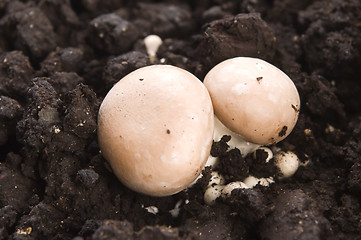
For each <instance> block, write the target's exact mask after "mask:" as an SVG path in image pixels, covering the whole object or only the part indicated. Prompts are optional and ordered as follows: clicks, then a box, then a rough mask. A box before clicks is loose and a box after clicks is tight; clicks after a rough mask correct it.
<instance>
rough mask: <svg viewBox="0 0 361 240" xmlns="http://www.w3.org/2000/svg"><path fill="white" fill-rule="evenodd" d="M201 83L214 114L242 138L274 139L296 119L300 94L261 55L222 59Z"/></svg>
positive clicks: (284, 133)
mask: <svg viewBox="0 0 361 240" xmlns="http://www.w3.org/2000/svg"><path fill="white" fill-rule="evenodd" d="M204 84H205V85H206V87H207V89H208V91H209V93H210V95H211V98H212V102H213V107H214V111H215V115H216V116H217V117H218V119H219V120H220V121H221V122H222V123H223V124H224V125H225V126H226V127H227V128H229V129H230V130H231V131H232V132H234V133H236V134H238V135H239V136H240V137H241V138H242V139H244V140H245V141H248V142H251V143H254V144H259V145H269V144H273V143H277V142H279V141H281V140H283V139H284V138H285V137H287V136H288V135H289V134H290V132H291V131H292V129H293V127H294V126H295V124H296V122H297V118H298V113H299V110H300V98H299V95H298V92H297V89H296V87H295V85H294V83H293V82H292V80H291V79H290V78H289V77H288V76H287V75H286V74H285V73H283V72H282V71H281V70H280V69H278V68H277V67H275V66H273V65H271V64H269V63H267V62H265V61H263V60H261V59H257V58H250V57H236V58H232V59H228V60H225V61H223V62H221V63H219V64H218V65H216V66H215V67H213V68H212V69H211V70H210V71H209V72H208V74H207V75H206V77H205V79H204ZM243 154H244V153H243Z"/></svg>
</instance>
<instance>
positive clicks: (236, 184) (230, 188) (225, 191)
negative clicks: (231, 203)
mask: <svg viewBox="0 0 361 240" xmlns="http://www.w3.org/2000/svg"><path fill="white" fill-rule="evenodd" d="M240 188H244V189H247V188H249V187H248V186H247V185H246V184H245V183H244V182H241V181H236V182H231V183H228V184H227V185H226V186H224V187H223V189H222V197H223V198H228V197H229V196H231V194H232V191H233V190H234V189H240Z"/></svg>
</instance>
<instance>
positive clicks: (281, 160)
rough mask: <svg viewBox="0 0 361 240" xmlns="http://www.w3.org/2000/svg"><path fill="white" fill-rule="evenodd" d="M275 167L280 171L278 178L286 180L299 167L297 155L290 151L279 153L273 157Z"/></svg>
mask: <svg viewBox="0 0 361 240" xmlns="http://www.w3.org/2000/svg"><path fill="white" fill-rule="evenodd" d="M274 159H275V165H276V166H277V167H278V168H279V170H280V174H281V176H280V178H281V179H282V178H288V177H291V176H293V174H295V173H296V171H297V169H298V167H299V166H300V160H299V159H298V157H297V155H296V154H295V153H293V152H291V151H287V152H284V151H279V152H277V153H276V154H275V156H274Z"/></svg>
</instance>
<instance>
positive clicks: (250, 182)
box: [243, 176, 275, 188]
mask: <svg viewBox="0 0 361 240" xmlns="http://www.w3.org/2000/svg"><path fill="white" fill-rule="evenodd" d="M243 182H244V184H246V185H247V187H249V188H253V187H255V186H256V185H257V184H259V185H261V186H264V187H268V186H269V185H270V184H271V183H274V182H275V181H274V180H273V178H272V177H269V178H256V177H254V176H248V177H247V178H246V179H244V180H243Z"/></svg>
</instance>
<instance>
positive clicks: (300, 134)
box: [0, 0, 361, 240]
mask: <svg viewBox="0 0 361 240" xmlns="http://www.w3.org/2000/svg"><path fill="white" fill-rule="evenodd" d="M149 34H158V35H159V36H161V37H162V38H163V40H164V43H163V45H162V46H161V48H160V49H159V52H158V58H159V59H162V62H163V63H166V64H172V65H175V66H179V67H182V68H184V69H186V70H188V71H190V72H192V73H193V74H195V75H196V76H197V77H199V78H200V79H203V77H204V75H205V74H206V73H207V71H208V70H209V69H211V68H212V67H213V66H214V65H215V64H217V63H218V62H220V61H222V60H224V59H227V58H230V57H234V56H253V57H258V58H262V59H265V60H267V61H268V62H270V63H272V64H274V65H276V66H278V67H279V68H280V69H282V70H283V71H284V72H286V73H287V74H288V75H289V76H290V77H291V78H292V79H293V81H294V83H295V84H296V86H297V88H298V90H299V93H300V97H301V103H302V107H301V112H300V116H299V121H298V123H297V125H296V127H295V129H294V131H293V132H292V133H291V135H290V136H289V137H287V138H286V140H284V141H283V142H281V143H279V144H277V146H278V147H280V148H281V149H283V150H292V151H294V152H295V153H297V155H298V156H299V158H300V159H301V160H302V161H309V164H307V165H306V166H304V167H301V168H299V170H298V171H297V172H296V174H295V175H294V176H293V177H291V178H288V179H284V180H277V179H276V183H274V184H271V185H270V187H262V186H257V187H255V188H253V189H239V190H234V191H233V192H232V195H231V197H230V198H228V199H226V200H222V199H218V201H217V202H216V204H215V205H214V206H208V205H206V204H205V203H204V201H203V192H204V187H205V186H206V184H207V180H208V179H209V173H210V169H206V170H205V172H204V178H203V179H201V180H200V181H199V182H198V183H197V184H196V185H195V186H194V187H193V188H190V189H188V190H185V191H183V192H180V193H178V194H176V195H174V196H169V197H164V198H153V197H148V196H144V195H141V194H137V193H135V192H132V191H131V190H129V189H127V188H125V187H124V186H123V185H122V184H121V183H120V182H119V181H118V180H117V179H116V178H115V177H114V175H113V174H112V172H111V169H110V167H109V165H108V164H107V162H106V161H105V160H104V159H103V158H102V156H101V155H100V153H99V147H98V144H97V135H96V127H97V123H96V119H97V111H98V108H99V105H100V103H101V100H102V98H103V97H104V96H105V94H106V93H107V91H108V90H109V89H110V88H111V87H112V85H113V84H114V83H115V82H117V81H118V80H119V79H121V78H122V77H123V76H125V75H126V74H128V73H129V72H131V71H133V70H135V69H137V68H139V67H142V66H146V65H149V64H150V60H149V59H148V56H147V54H146V51H145V47H144V44H143V41H142V39H143V38H144V37H145V36H147V35H149ZM360 104H361V2H360V1H359V0H348V1H345V0H319V1H311V0H306V1H299V0H274V1H267V0H256V1H254V0H240V1H231V0H201V1H192V0H188V1H176V0H167V1H147V0H144V1H121V0H52V1H48V0H29V1H25V0H24V1H18V0H2V1H0V239H19V240H20V239H76V240H81V239H94V240H95V239H361V105H360ZM226 140H227V139H226V138H224V139H223V141H222V142H219V143H215V144H214V146H213V149H212V154H214V155H218V156H220V159H221V161H222V164H221V165H220V169H219V171H220V172H221V173H223V174H224V175H226V176H227V177H228V180H242V179H243V178H244V177H246V176H247V175H248V174H250V173H251V174H253V175H256V176H262V175H263V177H267V176H270V175H272V174H275V171H276V170H275V169H274V168H272V167H271V166H268V167H267V166H265V165H266V164H263V163H262V159H264V156H263V157H262V154H261V155H259V156H258V157H257V160H252V159H250V158H249V157H247V158H245V159H243V158H242V157H241V154H240V152H239V151H238V149H234V150H231V151H229V152H226V149H227V143H226ZM152 206H153V208H154V207H156V208H157V210H158V212H153V213H152V212H151V211H150V210H149V209H152V208H149V207H152ZM176 211H179V214H178V215H177V216H173V215H174V213H175V212H176Z"/></svg>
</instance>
